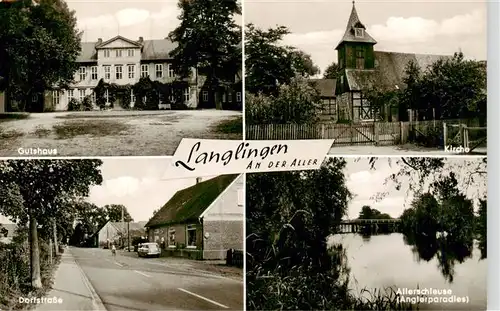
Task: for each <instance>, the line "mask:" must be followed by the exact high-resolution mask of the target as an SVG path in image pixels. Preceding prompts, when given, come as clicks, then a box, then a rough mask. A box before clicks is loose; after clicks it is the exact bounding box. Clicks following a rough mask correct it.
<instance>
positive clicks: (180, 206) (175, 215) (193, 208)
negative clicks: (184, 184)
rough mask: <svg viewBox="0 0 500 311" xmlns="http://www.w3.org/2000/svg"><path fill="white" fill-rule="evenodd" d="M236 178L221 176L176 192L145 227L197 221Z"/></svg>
mask: <svg viewBox="0 0 500 311" xmlns="http://www.w3.org/2000/svg"><path fill="white" fill-rule="evenodd" d="M236 177H238V175H221V176H217V177H215V178H212V179H209V180H206V181H203V182H200V183H198V184H195V185H193V186H191V187H189V188H186V189H183V190H179V191H177V192H176V193H175V195H174V196H173V197H172V198H171V199H170V200H169V201H168V202H167V203H166V204H165V205H164V206H163V207H162V208H161V209H160V210H159V211H158V212H157V213H156V214H155V215H154V216H153V218H151V219H150V220H149V222H148V223H147V224H146V227H158V226H162V225H168V224H174V223H183V222H187V221H193V220H197V219H198V218H199V217H200V216H201V214H202V213H203V212H204V211H205V210H206V209H207V208H208V207H209V206H210V205H211V204H212V202H214V201H215V200H216V199H217V198H218V197H219V195H220V194H221V193H222V192H223V191H224V190H225V189H226V188H227V187H228V186H229V185H230V184H231V183H232V182H233V181H234V180H235V179H236Z"/></svg>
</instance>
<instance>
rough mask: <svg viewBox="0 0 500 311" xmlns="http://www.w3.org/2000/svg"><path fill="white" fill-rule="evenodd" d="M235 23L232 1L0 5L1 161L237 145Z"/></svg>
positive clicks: (49, 0) (45, 0)
mask: <svg viewBox="0 0 500 311" xmlns="http://www.w3.org/2000/svg"><path fill="white" fill-rule="evenodd" d="M240 19H241V3H240V2H238V1H236V0H231V1H225V0H224V1H223V0H215V1H199V0H197V1H187V0H179V1H155V2H137V3H133V2H123V1H106V2H90V3H88V2H84V1H71V0H70V1H64V0H41V1H36V2H35V1H33V2H30V1H9V2H1V3H0V29H1V30H0V156H162V155H167V156H168V155H172V154H173V153H174V151H175V148H176V147H177V145H178V143H179V142H180V140H181V139H182V138H183V137H189V138H205V139H242V109H243V106H242V103H243V100H242V94H243V93H242V92H243V89H242V77H241V72H242V70H241V67H242V48H241V42H242V41H241V40H242V34H241V31H242V30H241V27H240V25H239V23H240ZM207 42H210V44H206V43H207Z"/></svg>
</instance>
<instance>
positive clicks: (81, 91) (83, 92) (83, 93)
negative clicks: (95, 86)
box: [78, 89, 85, 101]
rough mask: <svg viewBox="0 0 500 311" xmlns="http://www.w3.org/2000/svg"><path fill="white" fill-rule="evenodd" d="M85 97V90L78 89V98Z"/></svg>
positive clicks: (81, 99)
mask: <svg viewBox="0 0 500 311" xmlns="http://www.w3.org/2000/svg"><path fill="white" fill-rule="evenodd" d="M84 97H85V90H84V89H83V90H78V100H79V101H83V98H84Z"/></svg>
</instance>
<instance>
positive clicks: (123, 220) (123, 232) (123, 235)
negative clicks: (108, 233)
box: [122, 206, 125, 246]
mask: <svg viewBox="0 0 500 311" xmlns="http://www.w3.org/2000/svg"><path fill="white" fill-rule="evenodd" d="M123 216H124V211H123V206H122V229H123V231H122V246H124V245H125V243H123V239H124V237H125V218H124V217H123Z"/></svg>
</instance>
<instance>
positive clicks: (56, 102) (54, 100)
mask: <svg viewBox="0 0 500 311" xmlns="http://www.w3.org/2000/svg"><path fill="white" fill-rule="evenodd" d="M60 97H61V96H60V93H59V90H57V91H52V105H53V106H57V105H59V101H60V99H61V98H60Z"/></svg>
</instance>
